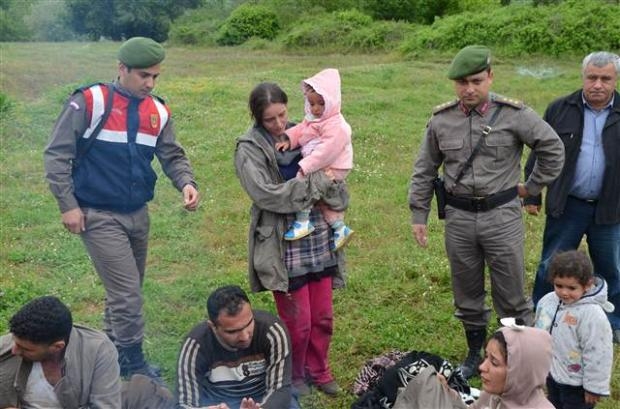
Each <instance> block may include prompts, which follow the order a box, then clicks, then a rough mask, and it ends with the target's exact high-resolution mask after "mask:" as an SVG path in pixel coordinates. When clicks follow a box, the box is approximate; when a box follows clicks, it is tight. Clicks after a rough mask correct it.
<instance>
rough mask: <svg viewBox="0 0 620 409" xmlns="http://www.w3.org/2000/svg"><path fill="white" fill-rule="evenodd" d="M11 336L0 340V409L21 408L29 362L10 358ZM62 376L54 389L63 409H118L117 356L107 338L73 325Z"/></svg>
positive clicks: (119, 384)
mask: <svg viewBox="0 0 620 409" xmlns="http://www.w3.org/2000/svg"><path fill="white" fill-rule="evenodd" d="M12 347H13V336H12V335H11V334H8V335H3V336H2V337H0V408H6V407H17V408H20V407H22V405H23V396H24V392H25V391H26V383H27V381H28V376H29V375H30V370H31V369H32V362H29V361H24V360H23V359H22V358H21V357H20V356H16V355H13V353H12V352H11V349H12ZM64 360H65V362H64V368H63V374H62V378H61V379H60V381H59V382H58V383H57V384H56V386H55V387H54V392H56V396H57V397H58V401H59V402H60V404H61V406H62V407H63V408H64V409H86V408H88V409H99V408H101V409H103V408H105V409H120V408H121V379H120V369H119V366H118V355H117V352H116V348H115V347H114V344H113V343H112V342H111V341H110V340H109V339H108V337H107V336H106V335H105V334H103V333H101V332H99V331H95V330H92V329H90V328H86V327H81V326H78V325H74V326H73V329H72V330H71V335H70V338H69V343H68V344H67V347H66V350H65V357H64Z"/></svg>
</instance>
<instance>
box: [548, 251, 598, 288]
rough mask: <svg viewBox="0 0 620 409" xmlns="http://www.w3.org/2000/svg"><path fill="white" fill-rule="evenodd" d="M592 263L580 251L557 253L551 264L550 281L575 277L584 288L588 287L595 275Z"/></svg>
mask: <svg viewBox="0 0 620 409" xmlns="http://www.w3.org/2000/svg"><path fill="white" fill-rule="evenodd" d="M592 271H593V268H592V262H591V261H590V258H589V257H588V255H587V254H586V253H584V252H583V251H579V250H570V251H565V252H563V253H557V254H556V255H555V256H553V258H552V259H551V263H550V264H549V281H550V282H553V279H554V278H556V277H562V278H564V277H573V278H575V279H576V280H577V281H578V282H579V284H581V285H582V286H584V287H585V286H586V285H588V284H589V283H590V282H591V281H592V278H593V277H594V275H593V272H592Z"/></svg>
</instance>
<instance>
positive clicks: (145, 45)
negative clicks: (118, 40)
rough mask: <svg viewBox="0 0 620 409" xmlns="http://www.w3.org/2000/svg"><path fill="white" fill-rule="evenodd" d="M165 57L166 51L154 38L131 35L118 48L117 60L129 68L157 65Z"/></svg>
mask: <svg viewBox="0 0 620 409" xmlns="http://www.w3.org/2000/svg"><path fill="white" fill-rule="evenodd" d="M165 57H166V51H165V50H164V47H162V46H161V44H159V43H158V42H156V41H155V40H152V39H150V38H146V37H133V38H130V39H129V40H127V41H125V42H124V43H123V45H121V48H119V49H118V60H119V61H120V62H122V63H123V64H125V65H126V66H127V67H129V68H148V67H152V66H153V65H157V64H159V63H160V62H162V61H163V60H164V58H165Z"/></svg>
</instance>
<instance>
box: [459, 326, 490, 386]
mask: <svg viewBox="0 0 620 409" xmlns="http://www.w3.org/2000/svg"><path fill="white" fill-rule="evenodd" d="M486 336H487V329H486V328H480V329H475V330H466V331H465V337H466V338H467V347H468V349H469V352H468V353H467V357H466V358H465V361H464V362H463V363H462V364H461V366H460V367H459V369H460V370H461V374H462V375H463V377H464V378H465V379H469V378H471V377H473V376H477V375H478V367H479V366H480V362H481V361H482V358H481V357H480V351H481V350H482V346H483V345H484V341H485V338H486Z"/></svg>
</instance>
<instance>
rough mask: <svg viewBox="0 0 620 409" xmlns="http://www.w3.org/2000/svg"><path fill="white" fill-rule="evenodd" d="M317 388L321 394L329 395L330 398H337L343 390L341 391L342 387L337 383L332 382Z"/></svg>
mask: <svg viewBox="0 0 620 409" xmlns="http://www.w3.org/2000/svg"><path fill="white" fill-rule="evenodd" d="M316 388H317V389H318V390H320V391H321V392H323V393H324V394H326V395H329V396H336V395H338V394H339V393H340V392H342V389H340V386H338V384H337V383H336V381H331V382H327V383H323V384H321V385H316Z"/></svg>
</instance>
